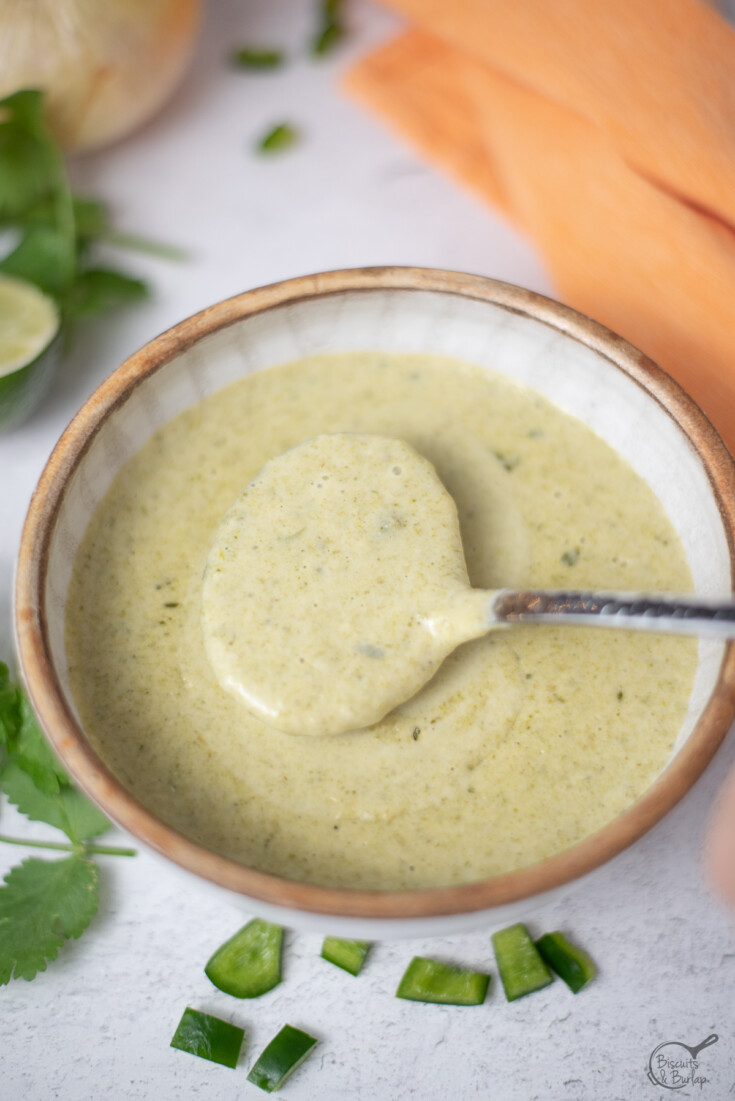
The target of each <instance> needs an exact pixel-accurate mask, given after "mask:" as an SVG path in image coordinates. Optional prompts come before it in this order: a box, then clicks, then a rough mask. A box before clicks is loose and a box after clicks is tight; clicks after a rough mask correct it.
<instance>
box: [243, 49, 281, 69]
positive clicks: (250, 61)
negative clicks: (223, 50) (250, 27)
mask: <svg viewBox="0 0 735 1101" xmlns="http://www.w3.org/2000/svg"><path fill="white" fill-rule="evenodd" d="M231 60H232V64H233V65H234V66H235V67H236V68H238V69H276V68H277V67H278V66H279V65H282V64H283V50H265V49H258V47H253V46H244V47H243V48H242V49H241V50H235V51H234V53H233V54H232V57H231Z"/></svg>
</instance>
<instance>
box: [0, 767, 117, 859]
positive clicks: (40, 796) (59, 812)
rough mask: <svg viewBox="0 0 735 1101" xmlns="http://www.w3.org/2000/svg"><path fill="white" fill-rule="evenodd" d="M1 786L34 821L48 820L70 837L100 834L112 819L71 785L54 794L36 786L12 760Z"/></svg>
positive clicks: (77, 839)
mask: <svg viewBox="0 0 735 1101" xmlns="http://www.w3.org/2000/svg"><path fill="white" fill-rule="evenodd" d="M0 784H1V785H2V790H3V791H4V792H5V794H6V795H7V797H8V799H9V801H10V802H11V803H12V804H13V805H14V806H16V807H17V808H18V810H19V811H20V812H21V813H22V814H25V815H26V817H27V818H31V819H32V820H33V821H34V822H47V823H48V824H49V826H55V827H56V829H59V830H63V831H64V833H65V834H66V836H67V837H68V838H69V840H70V841H73V842H75V844H81V843H82V842H83V841H88V840H89V839H90V838H91V837H99V835H100V834H101V833H105V831H106V830H109V829H110V825H111V823H110V822H109V820H108V819H107V818H106V817H105V815H104V814H103V813H102V811H101V810H98V809H97V807H96V806H95V805H94V803H91V802H90V801H89V799H87V797H86V795H83V794H82V792H81V791H78V790H77V788H74V787H63V788H62V789H61V790H60V791H58V792H56V793H55V794H49V793H47V792H45V791H39V789H38V788H37V787H36V786H35V784H34V783H33V780H32V779H31V777H30V776H29V775H28V773H27V772H24V771H23V770H22V769H21V768H19V767H18V765H16V764H14V762H13V761H10V763H9V764H8V765H7V766H6V768H5V771H4V772H3V776H2V781H0Z"/></svg>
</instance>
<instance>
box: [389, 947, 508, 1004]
mask: <svg viewBox="0 0 735 1101" xmlns="http://www.w3.org/2000/svg"><path fill="white" fill-rule="evenodd" d="M489 985H490V976H489V975H483V974H482V973H481V972H480V971H465V970H463V969H462V968H461V967H452V966H451V965H450V964H448V963H439V961H438V960H427V959H424V958H423V957H422V956H414V958H413V959H412V960H411V962H410V963H409V965H408V967H407V968H406V970H405V971H404V973H403V978H402V979H401V981H400V983H399V985H398V989H397V990H396V997H397V998H406V999H407V1000H408V1001H411V1002H438V1003H439V1004H440V1005H482V1003H483V1002H484V1001H485V996H486V994H487V988H488V986H489Z"/></svg>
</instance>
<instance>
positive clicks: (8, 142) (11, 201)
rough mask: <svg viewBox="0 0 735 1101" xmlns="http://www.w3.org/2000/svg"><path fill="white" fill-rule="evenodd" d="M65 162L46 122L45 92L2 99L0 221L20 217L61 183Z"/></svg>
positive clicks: (18, 94)
mask: <svg viewBox="0 0 735 1101" xmlns="http://www.w3.org/2000/svg"><path fill="white" fill-rule="evenodd" d="M60 172H63V168H62V162H61V158H60V155H59V152H58V150H57V149H56V146H55V145H54V143H53V141H52V140H51V138H50V137H49V135H48V133H47V131H46V125H45V123H44V120H43V93H42V92H39V91H37V90H35V89H29V90H25V91H21V92H15V93H14V94H13V95H11V96H7V97H6V98H5V99H2V100H0V218H2V219H4V220H11V219H15V218H18V217H19V216H20V215H22V214H23V213H24V212H25V211H26V210H27V209H28V207H30V206H33V204H34V203H36V202H38V200H39V199H42V198H45V197H47V196H48V195H49V193H50V192H51V191H52V190H53V189H55V188H56V187H57V186H58V184H59V179H60Z"/></svg>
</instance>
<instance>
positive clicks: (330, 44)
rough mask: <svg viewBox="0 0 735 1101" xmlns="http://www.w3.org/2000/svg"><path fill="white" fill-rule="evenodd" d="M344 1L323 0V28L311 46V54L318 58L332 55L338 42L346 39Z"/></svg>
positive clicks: (320, 28)
mask: <svg viewBox="0 0 735 1101" xmlns="http://www.w3.org/2000/svg"><path fill="white" fill-rule="evenodd" d="M342 6H343V5H342V0H322V4H321V26H320V27H319V30H318V31H317V33H316V35H315V37H314V40H313V42H312V44H311V52H312V53H313V54H314V55H315V56H316V57H323V56H324V54H328V53H331V51H332V50H333V49H334V48H335V46H336V45H337V44H338V42H340V41H341V39H342V38H343V37H344V33H345V27H344V23H343V22H342Z"/></svg>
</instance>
